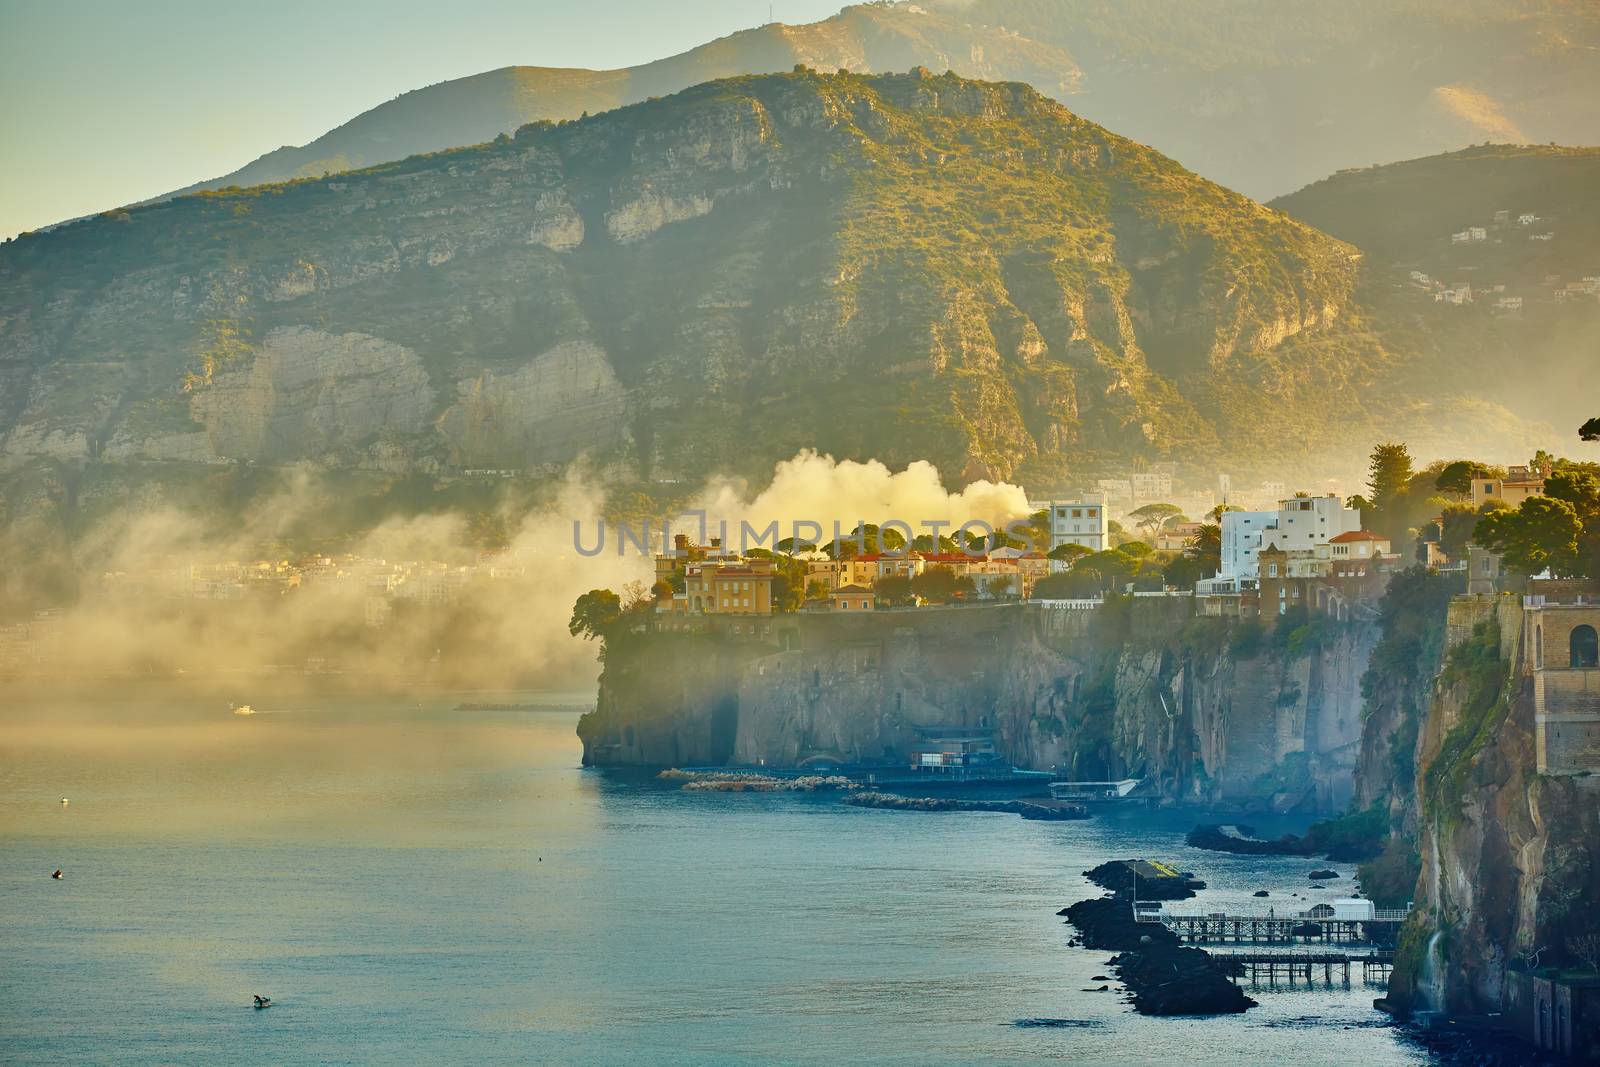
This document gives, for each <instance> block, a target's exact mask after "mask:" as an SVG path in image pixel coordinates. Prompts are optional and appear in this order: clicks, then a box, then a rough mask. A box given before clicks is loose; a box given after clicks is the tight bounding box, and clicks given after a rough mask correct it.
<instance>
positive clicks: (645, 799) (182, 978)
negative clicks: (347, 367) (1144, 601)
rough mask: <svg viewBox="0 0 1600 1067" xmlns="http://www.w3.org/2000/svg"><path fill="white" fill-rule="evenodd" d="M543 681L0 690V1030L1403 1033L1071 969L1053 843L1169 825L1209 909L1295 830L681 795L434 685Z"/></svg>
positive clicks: (1081, 862)
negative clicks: (1121, 988)
mask: <svg viewBox="0 0 1600 1067" xmlns="http://www.w3.org/2000/svg"><path fill="white" fill-rule="evenodd" d="M565 698H566V695H565V694H528V693H520V694H493V695H489V696H485V695H483V694H479V693H474V694H471V695H469V696H467V697H465V698H463V697H461V696H460V695H458V694H450V693H442V692H435V693H424V694H416V695H411V696H407V697H404V698H401V697H392V696H391V697H383V696H380V697H369V696H350V695H338V696H327V695H321V696H319V695H315V694H311V695H306V694H300V695H293V696H283V697H277V696H272V695H263V696H262V697H261V698H260V699H259V700H258V701H257V711H258V714H257V715H255V716H252V717H249V718H236V717H233V716H231V715H229V714H228V712H227V708H226V706H225V705H222V704H219V703H218V702H217V700H216V699H215V695H214V694H211V693H196V692H194V691H193V690H188V691H185V690H176V691H168V690H161V689H154V688H152V689H144V690H138V691H134V692H129V693H126V694H123V695H121V696H113V695H109V694H103V693H102V694H90V695H85V696H78V697H70V698H65V697H60V696H51V695H48V694H41V693H39V692H37V691H35V692H20V693H19V692H17V691H15V690H8V691H7V693H6V698H5V699H4V700H3V701H0V706H3V708H4V710H3V711H0V853H3V854H4V855H5V856H6V857H7V862H6V863H5V864H4V865H3V867H0V960H4V961H5V962H4V963H3V965H0V984H3V986H4V988H3V991H0V992H3V994H4V995H3V996H0V1033H4V1034H5V1035H7V1036H6V1054H5V1057H4V1058H5V1059H6V1061H7V1062H16V1063H43V1062H47V1061H48V1062H54V1063H59V1062H63V1061H65V1062H109V1061H116V1062H123V1063H157V1062H174V1061H179V1062H240V1063H283V1062H307V1061H327V1060H338V1061H342V1062H355V1063H382V1062H393V1063H403V1062H404V1063H409V1062H424V1061H429V1060H438V1059H442V1058H444V1057H446V1056H448V1057H449V1058H451V1059H457V1060H464V1061H468V1062H539V1063H595V1062H645V1063H652V1062H659V1063H674V1062H677V1063H681V1062H685V1061H693V1062H700V1063H751V1062H794V1063H839V1062H858V1061H869V1062H878V1063H907V1064H911V1063H917V1064H925V1063H951V1064H956V1063H973V1062H1008V1063H1009V1062H1019V1061H1023V1060H1040V1059H1055V1060H1063V1061H1066V1062H1083V1061H1095V1062H1108V1063H1171V1062H1174V1061H1177V1060H1181V1061H1182V1062H1188V1063H1202V1064H1204V1063H1217V1064H1221V1063H1237V1062H1240V1059H1241V1050H1244V1049H1248V1050H1250V1051H1249V1054H1248V1057H1247V1058H1248V1059H1250V1060H1252V1061H1255V1062H1289V1061H1291V1060H1292V1061H1294V1062H1298V1063H1332V1062H1352V1061H1355V1062H1363V1063H1368V1064H1390V1063H1411V1062H1423V1057H1422V1055H1421V1054H1420V1053H1419V1052H1418V1051H1417V1050H1415V1049H1413V1048H1411V1047H1410V1046H1409V1045H1407V1044H1405V1043H1404V1041H1403V1039H1401V1038H1400V1037H1399V1036H1398V1034H1397V1032H1396V1031H1395V1030H1393V1029H1391V1028H1389V1027H1388V1026H1387V1025H1386V1020H1385V1017H1383V1016H1380V1015H1379V1014H1378V1013H1377V1012H1375V1011H1374V1010H1373V1009H1372V1008H1371V1001H1372V998H1373V997H1374V996H1377V995H1379V994H1380V991H1379V990H1376V989H1373V988H1368V987H1363V986H1362V984H1361V983H1360V981H1359V980H1357V981H1355V982H1354V983H1353V985H1352V987H1351V988H1350V989H1348V990H1346V989H1344V988H1342V987H1339V986H1335V988H1333V989H1331V990H1328V989H1322V990H1319V991H1316V992H1310V993H1307V992H1296V993H1281V992H1280V993H1271V992H1262V993H1259V994H1257V997H1258V999H1259V1000H1261V1002H1262V1003H1261V1006H1260V1007H1258V1008H1256V1009H1253V1010H1252V1011H1251V1012H1249V1013H1248V1014H1247V1015H1245V1016H1243V1017H1232V1018H1225V1019H1209V1020H1208V1019H1192V1020H1186V1019H1167V1020H1163V1019H1146V1018H1142V1017H1139V1016H1135V1015H1133V1014H1131V1013H1130V1011H1129V1009H1128V1008H1127V1007H1126V1006H1125V1005H1124V1004H1122V1003H1121V1002H1120V1000H1119V998H1118V997H1117V995H1116V994H1115V993H1109V992H1108V993H1099V992H1096V993H1087V992H1082V991H1081V990H1083V989H1084V988H1086V987H1098V986H1099V985H1101V984H1104V983H1102V982H1096V981H1092V979H1093V976H1095V975H1097V974H1103V973H1107V972H1106V968H1105V965H1104V964H1105V958H1106V956H1107V954H1105V953H1098V952H1088V951H1085V950H1081V949H1072V948H1068V947H1067V945H1066V942H1067V940H1068V938H1069V933H1068V929H1067V928H1066V927H1064V926H1062V925H1061V920H1060V919H1059V918H1057V917H1056V916H1055V914H1054V912H1055V911H1056V909H1058V908H1060V907H1062V906H1063V905H1065V904H1067V903H1069V902H1070V901H1072V900H1074V899H1078V898H1080V897H1084V896H1088V895H1093V894H1094V893H1096V892H1097V891H1096V890H1094V889H1093V888H1092V887H1090V886H1089V885H1088V884H1087V883H1086V882H1084V880H1083V879H1082V877H1081V876H1080V874H1079V872H1081V871H1082V870H1084V869H1085V868H1087V867H1089V866H1091V865H1093V864H1094V863H1098V862H1100V861H1101V860H1103V859H1105V858H1107V857H1110V856H1115V855H1156V856H1162V857H1166V858H1169V859H1173V860H1174V861H1175V862H1177V863H1179V864H1180V865H1181V866H1184V867H1186V868H1191V869H1194V870H1195V871H1197V872H1198V873H1200V874H1201V875H1202V876H1203V877H1205V878H1207V879H1208V880H1209V881H1210V883H1211V885H1212V887H1213V888H1212V889H1210V890H1208V891H1207V892H1206V893H1205V894H1203V895H1202V897H1201V898H1200V901H1199V902H1198V903H1200V904H1202V905H1206V906H1216V907H1223V906H1227V905H1230V904H1242V903H1246V902H1249V901H1250V899H1251V898H1250V894H1251V893H1252V892H1253V891H1254V890H1255V889H1257V888H1268V889H1270V890H1272V891H1273V894H1274V897H1278V896H1280V895H1281V896H1283V897H1288V896H1289V894H1290V893H1291V892H1299V893H1301V894H1302V895H1304V894H1306V893H1308V892H1309V891H1308V890H1307V888H1306V886H1307V882H1306V879H1305V873H1306V872H1305V869H1304V868H1305V866H1306V864H1305V862H1304V861H1297V860H1282V859H1271V858H1268V859H1261V858H1255V857H1235V856H1222V855H1216V854H1210V853H1201V852H1196V851H1194V850H1190V849H1188V848H1186V847H1185V846H1184V845H1183V844H1182V834H1183V832H1184V831H1185V830H1187V829H1188V826H1189V823H1190V819H1189V818H1188V817H1186V816H1183V815H1181V814H1178V815H1165V814H1152V813H1136V812H1128V813H1120V814H1111V815H1108V816H1104V817H1099V818H1096V819H1094V820H1091V821H1089V822H1086V823H1068V824H1051V823H1034V822H1024V821H1023V820H1021V819H1017V818H1015V817H1014V816H1009V815H974V816H925V815H917V814H907V813H900V812H883V811H867V810H861V809H855V808H850V807H846V806H844V805H841V804H839V803H838V802H837V800H836V798H831V797H816V796H794V795H761V796H756V795H707V794H703V793H702V794H697V793H686V792H683V791H681V790H678V789H674V788H670V787H666V786H663V785H661V784H659V783H656V782H655V781H653V780H651V779H639V778H629V777H625V776H623V777H618V776H605V775H602V774H600V773H597V772H594V771H585V770H581V769H580V768H579V766H578V763H579V759H580V755H581V750H580V747H579V745H578V743H577V740H576V738H575V736H574V733H573V728H574V725H575V716H574V715H573V714H571V713H526V712H468V711H456V710H453V709H454V708H455V706H456V704H457V703H458V702H459V701H460V700H462V699H468V700H474V701H498V700H504V701H505V702H508V703H509V702H514V701H515V702H537V703H555V702H559V701H560V700H562V699H565ZM63 796H65V797H68V798H69V799H70V801H71V803H70V805H68V806H67V807H65V808H63V807H62V805H61V803H60V800H61V798H62V797H63ZM1283 828H1290V826H1289V824H1287V823H1286V824H1284V827H1283ZM1263 829H1264V830H1271V831H1274V832H1275V831H1276V830H1277V829H1278V827H1277V826H1276V825H1274V826H1264V827H1263ZM58 866H59V867H61V868H63V870H64V872H65V875H66V877H65V878H64V879H63V880H62V881H60V882H55V881H52V880H51V879H50V877H49V875H50V872H51V871H52V870H53V869H55V868H56V867H58ZM1344 873H1345V874H1346V876H1347V877H1348V875H1349V874H1350V873H1351V872H1350V871H1349V870H1348V869H1344ZM1336 884H1337V883H1336ZM1345 884H1348V883H1345ZM1330 892H1332V891H1331V890H1330ZM1113 985H1114V983H1113ZM252 993H261V994H264V995H269V996H271V997H273V999H274V1001H275V1006H274V1007H273V1008H271V1009H270V1010H268V1011H265V1012H259V1013H258V1012H254V1011H252V1010H251V1009H250V1007H249V1003H250V995H251V994H252ZM1022 1019H1048V1020H1054V1021H1056V1025H1051V1026H1042V1027H1030V1026H1018V1025H1016V1021H1017V1020H1022ZM1347 1028H1348V1029H1347ZM1312 1038H1315V1041H1316V1044H1315V1045H1314V1046H1312V1047H1314V1048H1316V1049H1318V1050H1322V1051H1319V1052H1318V1053H1315V1054H1312V1055H1311V1056H1310V1058H1307V1056H1308V1054H1307V1052H1306V1049H1307V1042H1308V1040H1310V1039H1312ZM1335 1051H1336V1052H1337V1054H1336V1055H1335V1054H1334V1053H1335ZM1324 1053H1326V1054H1325V1055H1324ZM1319 1055H1322V1056H1323V1058H1321V1059H1318V1058H1317V1057H1318V1056H1319Z"/></svg>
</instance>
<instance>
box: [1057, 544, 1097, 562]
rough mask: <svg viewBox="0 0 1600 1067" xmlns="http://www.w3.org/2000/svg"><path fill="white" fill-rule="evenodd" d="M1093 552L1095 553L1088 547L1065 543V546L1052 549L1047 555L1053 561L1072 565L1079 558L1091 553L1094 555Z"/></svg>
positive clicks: (1061, 545)
mask: <svg viewBox="0 0 1600 1067" xmlns="http://www.w3.org/2000/svg"><path fill="white" fill-rule="evenodd" d="M1093 551H1094V550H1093V549H1091V548H1088V547H1086V546H1084V545H1080V544H1075V543H1074V542H1072V541H1067V542H1065V543H1063V544H1059V545H1057V546H1056V547H1054V548H1052V549H1051V550H1050V551H1049V552H1048V553H1047V555H1049V557H1050V558H1051V559H1053V560H1056V561H1057V562H1060V563H1067V564H1070V563H1071V562H1072V561H1073V560H1075V559H1077V558H1078V557H1080V556H1087V555H1089V554H1090V553H1092V552H1093Z"/></svg>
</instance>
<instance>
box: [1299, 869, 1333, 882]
mask: <svg viewBox="0 0 1600 1067" xmlns="http://www.w3.org/2000/svg"><path fill="white" fill-rule="evenodd" d="M1306 877H1307V878H1310V879H1311V880H1312V881H1313V882H1320V881H1323V880H1327V881H1332V880H1333V879H1335V878H1337V877H1339V872H1338V871H1329V870H1316V871H1312V872H1311V873H1310V874H1308V875H1306Z"/></svg>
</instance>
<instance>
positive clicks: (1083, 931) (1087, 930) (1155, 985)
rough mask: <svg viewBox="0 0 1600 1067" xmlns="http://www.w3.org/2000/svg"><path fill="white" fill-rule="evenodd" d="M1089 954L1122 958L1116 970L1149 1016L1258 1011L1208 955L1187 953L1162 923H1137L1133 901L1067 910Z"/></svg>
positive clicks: (1088, 903) (1120, 898)
mask: <svg viewBox="0 0 1600 1067" xmlns="http://www.w3.org/2000/svg"><path fill="white" fill-rule="evenodd" d="M1066 913H1067V921H1068V922H1070V923H1072V925H1073V926H1074V927H1075V928H1076V929H1077V930H1078V933H1079V935H1080V937H1081V938H1082V941H1083V944H1084V946H1085V947H1086V948H1092V949H1110V950H1113V951H1115V952H1116V953H1117V955H1116V956H1114V957H1112V961H1111V965H1112V967H1113V969H1115V971H1116V972H1117V977H1118V978H1120V979H1121V980H1122V983H1123V984H1124V985H1126V986H1127V987H1128V991H1129V992H1130V993H1132V994H1133V1006H1134V1009H1135V1010H1136V1011H1138V1012H1141V1013H1142V1014H1145V1015H1234V1014H1238V1013H1239V1012H1243V1011H1248V1010H1249V1009H1250V1008H1253V1007H1255V1005H1256V1002H1255V1001H1254V1000H1252V999H1251V998H1250V997H1247V996H1245V995H1244V993H1243V992H1242V991H1241V990H1240V989H1239V987H1238V986H1236V985H1234V984H1233V982H1232V981H1230V980H1229V979H1228V977H1227V975H1225V974H1224V973H1223V971H1222V968H1221V967H1220V966H1219V965H1218V963H1217V961H1216V960H1215V959H1214V958H1213V957H1212V956H1211V954H1210V953H1208V952H1206V951H1205V950H1204V949H1198V948H1185V947H1183V946H1182V945H1180V944H1179V942H1178V938H1177V935H1175V934H1174V933H1172V931H1170V930H1168V929H1167V928H1166V927H1164V926H1162V925H1161V924H1160V923H1141V922H1136V921H1135V920H1134V918H1133V908H1132V906H1131V898H1130V897H1128V896H1126V895H1123V894H1118V895H1116V896H1108V897H1099V898H1096V899H1093V900H1080V901H1078V902H1077V903H1076V904H1073V905H1071V906H1070V907H1068V908H1067V909H1066Z"/></svg>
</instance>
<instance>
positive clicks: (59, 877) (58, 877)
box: [50, 867, 66, 882]
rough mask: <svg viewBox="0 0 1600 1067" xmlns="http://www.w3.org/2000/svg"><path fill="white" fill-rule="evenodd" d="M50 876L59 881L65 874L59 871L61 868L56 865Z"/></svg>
mask: <svg viewBox="0 0 1600 1067" xmlns="http://www.w3.org/2000/svg"><path fill="white" fill-rule="evenodd" d="M50 877H52V878H54V879H55V880H56V881H58V882H59V881H61V879H63V878H65V877H66V875H64V874H62V873H61V868H60V867H57V868H56V873H55V874H52V875H51V876H50Z"/></svg>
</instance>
